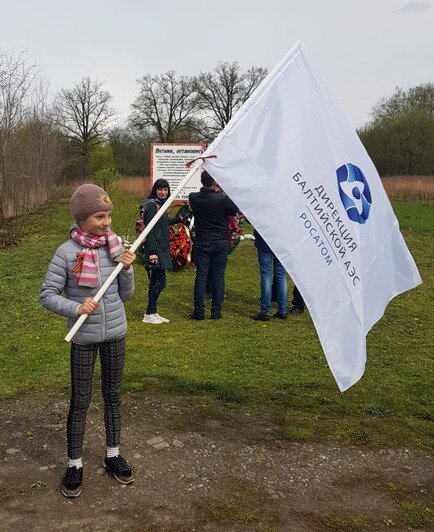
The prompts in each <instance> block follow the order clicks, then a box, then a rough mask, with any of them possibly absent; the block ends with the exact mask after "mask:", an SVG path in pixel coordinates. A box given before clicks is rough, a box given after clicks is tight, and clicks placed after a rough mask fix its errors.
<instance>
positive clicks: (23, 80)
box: [0, 52, 37, 227]
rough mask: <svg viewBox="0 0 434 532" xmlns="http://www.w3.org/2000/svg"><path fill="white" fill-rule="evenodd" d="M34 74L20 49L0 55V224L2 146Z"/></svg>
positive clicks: (0, 220) (19, 116) (17, 121)
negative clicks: (14, 53)
mask: <svg viewBox="0 0 434 532" xmlns="http://www.w3.org/2000/svg"><path fill="white" fill-rule="evenodd" d="M36 74H37V67H36V65H27V63H26V58H25V54H24V52H23V53H21V54H20V55H19V56H18V57H13V56H11V55H7V54H4V53H1V54H0V227H2V226H3V225H4V221H5V218H6V212H5V209H6V194H5V192H6V189H5V183H6V179H7V177H6V149H7V146H8V143H9V142H10V140H11V138H12V136H13V134H14V133H15V132H16V131H17V130H18V128H19V127H20V125H21V124H22V123H23V120H24V118H25V115H26V111H27V105H26V98H27V97H28V95H29V92H30V91H31V88H32V83H33V81H34V79H35V76H36Z"/></svg>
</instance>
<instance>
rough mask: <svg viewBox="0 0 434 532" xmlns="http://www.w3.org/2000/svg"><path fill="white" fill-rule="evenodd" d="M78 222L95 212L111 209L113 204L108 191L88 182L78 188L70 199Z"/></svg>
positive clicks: (74, 216) (73, 213) (73, 214)
mask: <svg viewBox="0 0 434 532" xmlns="http://www.w3.org/2000/svg"><path fill="white" fill-rule="evenodd" d="M69 203H70V206H71V213H72V216H73V218H74V220H75V221H76V222H82V221H83V220H85V219H86V218H87V217H88V216H90V215H91V214H93V213H94V212H99V211H111V210H112V209H113V204H112V202H111V199H110V198H109V196H108V194H107V192H106V191H105V190H103V189H102V188H101V187H98V186H97V185H93V184H92V183H86V184H85V185H81V186H79V187H78V188H77V190H76V191H75V192H74V193H73V195H72V196H71V199H70V200H69Z"/></svg>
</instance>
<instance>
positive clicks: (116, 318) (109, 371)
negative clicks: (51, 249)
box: [40, 183, 135, 498]
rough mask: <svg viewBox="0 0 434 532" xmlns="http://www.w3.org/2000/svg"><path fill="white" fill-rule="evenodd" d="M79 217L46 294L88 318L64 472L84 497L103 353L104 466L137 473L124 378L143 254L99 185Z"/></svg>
mask: <svg viewBox="0 0 434 532" xmlns="http://www.w3.org/2000/svg"><path fill="white" fill-rule="evenodd" d="M70 206H71V212H72V215H73V218H74V220H75V222H76V223H75V224H74V225H73V226H72V228H71V230H70V235H69V239H68V241H67V242H65V243H64V244H62V245H61V246H60V247H59V248H58V249H57V250H56V252H55V254H54V257H53V259H52V260H51V262H50V264H49V266H48V270H47V273H46V275H45V279H44V282H43V285H42V289H41V293H40V302H41V304H42V306H43V307H45V308H46V309H48V310H51V311H52V312H55V313H56V314H60V315H61V316H65V317H67V318H68V326H69V328H71V327H72V326H73V325H74V323H75V322H76V320H77V319H78V317H79V316H80V315H81V314H88V315H89V316H88V318H87V319H86V321H85V322H84V323H83V324H82V326H81V328H80V329H79V330H78V331H77V332H76V334H75V335H74V338H73V341H72V342H71V354H70V357H71V399H70V407H69V414H68V420H67V445H68V466H67V468H66V471H65V473H64V475H63V478H62V483H61V491H62V494H63V495H64V496H65V497H68V498H74V497H78V495H80V493H81V487H82V481H83V463H82V452H83V441H84V431H85V424H86V413H87V410H88V408H89V405H90V401H91V392H92V376H93V370H94V366H95V360H96V356H97V353H98V352H99V356H100V361H101V379H102V394H103V398H104V421H105V432H106V450H105V457H104V461H103V465H104V467H105V469H106V472H107V474H108V475H110V476H113V477H114V478H115V479H116V480H118V481H119V482H121V483H122V484H129V483H131V482H132V481H133V480H134V476H133V472H132V470H131V468H130V466H129V465H128V463H127V462H126V460H125V459H124V458H123V457H122V456H121V455H120V454H119V443H120V433H121V410H120V403H121V381H122V373H123V367H124V360H125V334H126V331H127V319H126V315H125V308H124V301H127V300H128V299H130V298H131V297H132V295H133V291H134V273H133V268H132V266H131V264H132V263H133V261H134V259H135V254H134V253H132V252H131V251H129V250H125V249H124V247H123V245H122V243H121V241H120V239H119V238H118V236H117V235H116V234H115V233H114V232H113V231H112V230H111V229H110V225H111V213H112V209H113V205H112V202H111V200H110V198H109V196H108V195H107V193H106V192H105V191H104V190H103V189H102V188H100V187H98V186H96V185H94V184H90V183H88V184H85V185H81V186H80V187H78V188H77V189H76V190H75V192H74V193H73V194H72V196H71V200H70ZM119 262H121V263H122V264H123V269H122V270H121V271H120V273H119V275H118V277H117V278H116V279H115V280H114V281H113V283H112V284H111V285H110V287H109V288H108V290H107V291H106V292H105V294H104V295H103V297H102V298H101V300H100V302H99V303H97V302H96V301H95V300H94V299H93V297H94V296H95V294H96V293H97V291H98V289H99V288H100V287H101V285H102V284H103V283H104V282H105V280H106V279H107V278H108V277H109V275H110V274H111V273H112V271H113V270H114V268H115V267H116V265H117V263H119Z"/></svg>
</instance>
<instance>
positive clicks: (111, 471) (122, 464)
mask: <svg viewBox="0 0 434 532" xmlns="http://www.w3.org/2000/svg"><path fill="white" fill-rule="evenodd" d="M103 466H104V467H105V470H106V473H107V475H110V476H111V477H115V479H116V480H118V481H119V482H120V483H121V484H131V482H133V480H134V475H133V472H132V470H131V467H130V466H129V465H128V464H127V461H126V460H125V458H123V457H122V456H121V455H119V456H114V457H113V458H107V457H105V458H104V463H103Z"/></svg>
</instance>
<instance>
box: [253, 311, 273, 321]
mask: <svg viewBox="0 0 434 532" xmlns="http://www.w3.org/2000/svg"><path fill="white" fill-rule="evenodd" d="M269 319H270V316H267V315H266V314H261V313H260V312H259V313H258V314H255V315H254V316H252V320H256V321H268V320H269Z"/></svg>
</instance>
